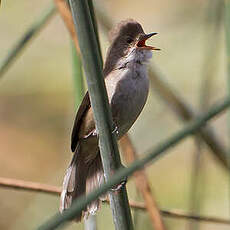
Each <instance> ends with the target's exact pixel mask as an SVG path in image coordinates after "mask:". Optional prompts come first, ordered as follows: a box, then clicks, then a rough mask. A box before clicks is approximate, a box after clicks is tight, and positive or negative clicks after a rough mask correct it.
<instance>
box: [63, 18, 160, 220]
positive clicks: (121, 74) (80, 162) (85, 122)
mask: <svg viewBox="0 0 230 230" xmlns="http://www.w3.org/2000/svg"><path fill="white" fill-rule="evenodd" d="M155 34H157V33H150V34H145V33H144V31H143V29H142V26H141V25H140V24H139V23H138V22H136V21H134V20H132V19H128V20H125V21H122V22H121V23H119V24H118V25H117V26H116V27H115V28H114V29H113V30H112V31H111V33H110V35H111V46H110V47H109V50H108V52H107V57H106V61H105V66H104V70H103V75H104V77H105V85H106V89H107V94H108V98H109V104H110V107H111V111H112V117H113V122H114V123H115V125H116V127H117V133H118V139H119V138H121V137H122V136H123V135H124V134H125V133H126V132H127V131H128V130H129V129H130V128H131V126H132V125H133V123H134V122H135V121H136V119H137V117H138V116H139V114H140V113H141V111H142V109H143V107H144V105H145V103H146V99H147V96H148V91H149V80H148V75H147V68H146V63H147V62H148V60H149V59H150V58H151V57H152V52H151V51H152V50H159V49H157V48H155V47H152V46H147V45H146V44H145V41H146V40H147V39H148V38H150V37H151V36H153V35H155ZM71 141H72V143H71V149H72V151H73V152H74V156H73V159H72V161H71V163H70V166H69V168H68V169H67V171H66V175H65V178H64V182H63V190H62V194H61V202H60V211H61V212H62V211H63V210H65V209H67V208H69V207H70V206H71V204H72V202H73V201H74V200H75V199H77V198H79V197H80V196H82V195H86V194H88V193H90V192H92V191H93V190H95V189H96V188H98V187H99V186H100V185H101V184H102V183H103V182H104V172H103V167H102V162H101V156H100V152H99V147H98V136H97V133H96V129H95V122H94V117H93V111H92V107H91V105H90V98H89V94H88V92H87V93H86V95H85V97H84V99H83V101H82V103H81V105H80V107H79V109H78V112H77V115H76V118H75V122H74V126H73V131H72V139H71ZM99 204H100V203H99V199H98V200H95V201H94V202H92V203H91V204H89V205H88V207H87V208H86V210H84V212H82V214H81V215H79V216H77V217H76V221H80V220H81V218H82V216H87V215H89V214H94V213H95V212H96V211H97V209H98V208H99Z"/></svg>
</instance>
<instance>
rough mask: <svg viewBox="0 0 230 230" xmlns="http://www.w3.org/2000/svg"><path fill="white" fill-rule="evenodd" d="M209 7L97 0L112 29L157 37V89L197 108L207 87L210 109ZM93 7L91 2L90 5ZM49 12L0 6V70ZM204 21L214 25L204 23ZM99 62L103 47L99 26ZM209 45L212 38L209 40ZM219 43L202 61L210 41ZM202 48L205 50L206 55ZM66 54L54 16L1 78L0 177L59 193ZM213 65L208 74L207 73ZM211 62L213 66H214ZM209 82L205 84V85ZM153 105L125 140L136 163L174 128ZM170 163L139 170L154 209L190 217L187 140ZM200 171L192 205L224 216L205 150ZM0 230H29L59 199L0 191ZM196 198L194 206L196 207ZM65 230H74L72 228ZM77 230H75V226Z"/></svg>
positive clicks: (217, 125) (218, 74)
mask: <svg viewBox="0 0 230 230" xmlns="http://www.w3.org/2000/svg"><path fill="white" fill-rule="evenodd" d="M219 1H220V0H215V1H214V0H213V1H207V0H206V1H201V0H194V1H188V0H187V1H186V0H175V1H169V0H166V1H150V0H142V1H141V2H139V1H130V0H127V1H121V0H118V1H102V0H100V1H99V0H98V2H99V3H100V4H102V5H104V7H105V9H106V11H107V12H108V15H110V16H111V17H112V20H113V22H114V23H117V22H119V21H121V20H123V19H125V18H130V17H131V18H134V19H136V20H137V21H139V22H140V23H141V24H142V25H143V27H144V29H145V31H146V32H155V31H156V32H159V36H157V37H155V38H154V39H152V40H151V41H149V43H151V44H154V46H156V47H159V48H161V49H162V51H161V52H157V53H155V54H154V55H153V60H152V61H153V62H154V63H155V64H157V65H158V66H159V67H160V69H161V71H162V72H163V73H164V74H165V76H166V80H167V81H168V82H169V83H170V84H171V85H172V86H173V87H174V88H175V89H176V90H177V91H178V92H179V93H180V95H182V96H183V97H184V98H185V99H186V100H187V101H189V102H190V103H191V104H192V105H193V106H194V108H197V109H198V110H199V111H200V112H202V108H200V107H201V106H200V104H201V94H202V92H204V91H205V90H204V89H202V87H201V85H202V84H204V83H203V82H204V78H205V79H206V86H209V88H208V90H209V93H208V102H205V104H206V105H210V104H213V103H214V102H216V101H218V100H219V99H221V98H223V96H225V95H226V90H227V87H226V78H227V77H226V54H225V49H226V47H225V37H224V28H223V26H222V25H223V22H221V23H220V25H219V27H218V32H213V25H215V24H216V17H215V14H218V12H217V11H216V10H215V9H217V7H215V8H214V9H212V11H210V2H215V3H217V2H219ZM95 3H96V2H95ZM47 7H48V3H47V1H44V0H41V1H35V0H31V1H25V0H21V1H16V2H13V1H5V2H3V3H2V5H1V13H0V28H1V43H0V50H1V52H0V61H1V60H2V58H3V57H5V56H6V55H7V54H8V51H9V49H10V48H11V47H12V46H13V45H14V44H15V41H16V40H17V39H18V38H19V37H20V36H21V35H22V34H23V33H24V31H25V30H26V29H27V28H28V26H29V25H30V24H31V23H32V22H33V21H34V19H35V18H36V17H37V16H39V15H40V14H41V13H42V12H43V11H44V10H45V9H46V8H47ZM209 12H212V13H213V15H214V16H213V17H209V19H208V20H207V15H208V13H209ZM99 34H100V39H101V45H102V51H103V56H105V52H106V49H107V48H108V45H109V43H108V41H107V39H106V36H105V34H104V31H103V30H102V29H101V27H100V25H99ZM215 37H218V39H217V40H215ZM213 40H214V41H216V42H217V43H218V46H217V48H216V49H215V52H209V51H210V50H212V47H209V46H208V44H210V43H211V42H212V41H213ZM207 47H208V48H207ZM71 49H72V48H71V47H70V42H69V35H68V32H67V30H66V28H65V26H64V24H63V22H62V20H61V18H60V16H58V15H56V16H55V17H54V18H53V19H52V20H51V21H50V23H49V25H48V26H46V27H45V28H44V30H43V31H42V32H41V33H39V35H38V36H37V37H36V38H35V39H34V40H33V41H32V42H31V43H30V44H29V46H27V48H26V50H25V51H24V52H23V54H22V55H21V57H20V58H18V60H16V61H15V63H14V65H12V67H11V68H10V69H9V70H8V71H7V72H6V73H5V75H4V77H3V78H2V79H1V84H0V98H1V99H0V126H1V131H0V140H1V141H0V159H1V161H0V175H1V176H6V177H12V178H18V179H25V180H30V181H37V182H43V183H49V184H55V185H61V183H62V179H63V175H64V171H65V169H66V166H67V165H68V163H69V160H70V158H71V157H72V156H71V153H70V132H71V127H72V122H73V118H74V114H75V111H74V109H73V108H74V104H75V101H74V95H75V93H74V85H73V79H72V65H71V62H72V61H71ZM207 57H209V58H210V60H213V59H214V60H215V61H214V62H212V68H213V71H214V73H215V74H213V76H212V77H211V78H210V77H208V75H206V74H205V73H207V72H206V71H208V68H209V65H210V63H208V62H206V61H205V60H207ZM216 57H218V58H216ZM210 80H211V84H209V82H210ZM170 109H171V108H169V107H168V106H167V105H165V104H164V103H162V101H161V100H160V99H159V97H158V95H157V94H156V93H155V92H152V91H151V92H150V95H149V98H148V102H147V105H146V106H145V109H144V111H143V113H142V114H141V116H140V118H139V119H138V120H137V122H136V123H135V125H134V126H133V128H132V129H131V130H130V135H131V138H132V140H133V143H134V145H135V147H136V149H137V152H138V153H139V154H142V153H144V152H146V151H147V150H149V149H152V148H153V147H154V146H156V144H157V143H158V142H159V141H161V140H164V139H165V138H166V137H168V136H170V135H171V134H172V133H174V132H175V131H176V130H179V129H180V128H181V127H182V126H183V123H181V122H180V121H179V120H178V118H177V117H176V116H175V115H174V113H172V112H171V110H170ZM212 126H213V127H214V129H215V131H216V133H217V134H218V136H219V137H220V140H221V141H222V142H223V143H225V145H226V146H227V145H228V146H229V144H227V143H229V137H228V135H227V125H226V115H225V114H224V115H222V116H219V117H218V118H216V119H215V120H214V121H212ZM170 152H171V153H170V154H168V155H167V156H165V157H164V158H162V159H161V160H159V161H157V162H156V163H154V164H153V165H151V166H150V167H148V170H147V173H148V176H149V179H150V180H151V186H152V189H153V190H154V194H155V197H156V199H157V201H158V204H159V206H160V207H162V208H169V209H170V208H172V209H174V208H175V209H183V210H185V211H189V210H190V208H191V205H190V203H191V200H190V198H191V196H190V191H191V186H190V185H191V173H192V172H193V170H192V169H193V164H192V163H193V162H194V160H193V158H194V155H195V154H196V153H195V152H196V145H195V144H194V141H193V138H188V139H186V140H185V141H183V143H181V144H180V145H178V146H177V147H176V148H174V149H172V150H170ZM201 158H202V164H201V167H202V170H201V171H200V173H199V181H198V185H197V186H198V187H199V186H202V189H198V190H197V191H198V194H197V197H198V198H199V197H200V199H201V198H202V205H201V206H200V207H199V213H200V214H203V215H213V216H220V217H226V218H227V217H229V200H228V199H229V190H228V181H229V179H228V175H227V172H226V171H225V170H224V168H223V167H222V166H221V165H220V164H218V163H217V162H216V161H215V159H214V158H213V157H212V155H210V154H208V149H207V148H206V146H203V148H202V156H201ZM128 192H129V197H130V198H133V199H137V197H136V191H135V185H134V183H133V181H132V180H130V181H129V183H128ZM0 196H1V205H0V212H1V218H0V229H6V230H14V229H17V230H18V229H23V230H26V229H34V228H35V226H38V225H39V224H40V223H41V222H42V221H44V220H45V219H47V217H48V216H50V215H52V214H53V213H54V212H56V211H57V209H58V206H59V199H58V198H56V197H52V196H49V195H44V194H34V193H29V192H19V191H13V190H5V189H1V188H0ZM200 199H199V200H200ZM97 216H98V226H100V229H111V228H112V227H111V223H112V217H111V212H110V211H109V207H108V206H103V208H102V210H101V211H100V212H99V213H98V215H97ZM165 222H166V226H167V227H168V229H170V230H171V229H172V230H173V229H187V227H188V225H187V221H185V220H177V219H172V218H170V219H169V218H165ZM136 223H137V224H136V229H151V223H150V220H149V217H148V215H146V213H143V212H139V214H138V221H136ZM199 227H200V229H202V230H203V229H218V230H219V229H220V230H224V229H227V228H228V226H224V225H217V224H216V225H214V224H208V223H205V224H204V223H201V224H200V225H199ZM66 229H76V226H74V225H71V226H68V228H66ZM78 229H83V226H82V225H81V224H79V225H78Z"/></svg>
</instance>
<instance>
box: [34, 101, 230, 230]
mask: <svg viewBox="0 0 230 230" xmlns="http://www.w3.org/2000/svg"><path fill="white" fill-rule="evenodd" d="M229 106H230V98H229V97H227V98H225V99H224V100H223V101H222V102H221V103H219V104H216V105H215V106H213V107H211V109H210V110H209V111H208V112H207V113H205V114H204V115H202V116H200V117H197V119H196V120H195V121H194V122H192V123H190V124H189V125H187V126H186V127H185V128H184V129H182V130H181V131H179V132H177V133H176V134H175V135H173V136H172V137H171V138H168V139H167V140H166V141H164V142H162V143H160V144H159V145H158V146H157V147H156V148H155V149H154V151H153V152H151V153H149V154H146V155H145V156H144V157H143V158H142V159H139V160H136V161H135V162H134V163H132V164H131V165H130V166H129V167H128V168H121V169H120V170H119V171H117V172H116V173H115V174H114V175H113V176H112V177H111V178H110V180H109V181H107V182H106V183H105V184H104V185H102V186H101V187H100V188H98V189H97V190H95V191H94V192H92V193H90V194H89V195H88V196H87V197H86V198H85V197H82V198H80V199H79V200H78V202H77V203H74V204H73V205H72V207H71V208H70V209H68V210H66V212H65V213H63V214H62V215H61V214H59V213H57V214H56V215H55V216H53V217H52V218H50V219H49V220H48V221H47V222H45V223H44V224H42V225H41V226H40V227H39V228H38V229H39V230H50V229H55V228H56V227H59V226H61V225H64V224H66V222H67V221H68V220H71V219H73V218H74V217H75V216H76V215H77V214H79V213H80V212H81V210H83V209H84V208H85V207H86V206H87V205H88V204H89V203H91V202H92V201H94V200H95V199H97V197H99V196H101V195H102V194H104V193H106V192H107V191H108V190H109V189H111V188H112V187H113V186H114V185H116V184H118V183H120V182H121V180H122V179H123V178H125V177H127V176H130V175H131V174H133V173H134V172H135V171H137V170H139V169H142V168H143V167H144V165H146V164H148V163H150V162H153V161H154V160H157V159H158V158H159V157H160V156H163V155H164V154H165V153H166V150H168V149H169V148H171V147H173V146H175V145H176V144H178V143H179V142H180V141H182V140H183V139H185V138H186V137H188V136H189V135H192V134H194V133H195V132H196V131H198V130H199V129H200V128H201V127H202V126H204V125H206V123H207V122H208V121H209V120H210V119H212V118H213V117H214V116H216V115H218V114H220V113H221V112H223V111H224V110H226V109H227V108H228V107H229Z"/></svg>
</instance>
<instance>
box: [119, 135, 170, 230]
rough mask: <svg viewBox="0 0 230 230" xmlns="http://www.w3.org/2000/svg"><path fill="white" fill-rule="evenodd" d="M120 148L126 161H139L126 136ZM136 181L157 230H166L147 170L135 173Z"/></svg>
mask: <svg viewBox="0 0 230 230" xmlns="http://www.w3.org/2000/svg"><path fill="white" fill-rule="evenodd" d="M119 143H120V146H121V149H122V152H123V155H124V158H125V161H126V162H127V163H128V164H130V163H132V162H134V161H135V160H137V159H138V156H137V153H136V151H135V149H134V146H133V144H132V142H131V140H130V138H129V136H128V135H127V134H126V135H124V136H123V137H122V138H121V140H120V142H119ZM134 180H135V184H136V188H137V191H139V192H140V194H141V195H142V196H143V198H144V200H145V204H146V208H147V211H148V214H149V217H150V220H151V223H152V226H153V229H155V230H166V228H165V226H164V223H163V220H162V218H161V213H160V211H159V209H158V207H157V203H156V201H155V199H154V197H153V195H152V191H151V187H150V183H149V180H148V177H147V174H146V172H145V169H142V170H140V171H137V172H135V173H134Z"/></svg>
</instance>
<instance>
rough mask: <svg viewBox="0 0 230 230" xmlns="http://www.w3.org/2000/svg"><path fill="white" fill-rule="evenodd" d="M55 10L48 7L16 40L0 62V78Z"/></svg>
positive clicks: (52, 6)
mask: <svg viewBox="0 0 230 230" xmlns="http://www.w3.org/2000/svg"><path fill="white" fill-rule="evenodd" d="M55 12H56V9H55V7H54V5H53V4H52V5H50V6H49V7H48V8H47V9H46V10H45V11H44V12H43V13H42V15H41V16H40V17H39V18H38V19H37V20H35V21H34V23H33V24H32V25H31V26H30V27H29V29H27V30H26V32H25V33H24V34H23V35H22V36H21V38H19V39H18V41H17V42H16V43H15V45H14V46H13V48H12V49H10V51H9V52H8V54H7V56H6V57H5V58H4V59H3V60H2V61H1V62H0V78H1V77H2V76H3V75H4V73H5V72H6V71H7V69H9V67H10V66H11V65H12V64H13V62H14V61H15V59H16V58H17V57H18V55H19V54H20V53H21V51H22V50H23V49H24V48H25V45H27V44H28V42H29V41H30V40H31V38H33V37H34V36H35V35H36V34H38V32H39V31H40V30H41V29H42V28H43V27H44V26H45V25H46V23H48V21H49V20H50V19H51V18H52V16H53V15H54V13H55Z"/></svg>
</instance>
